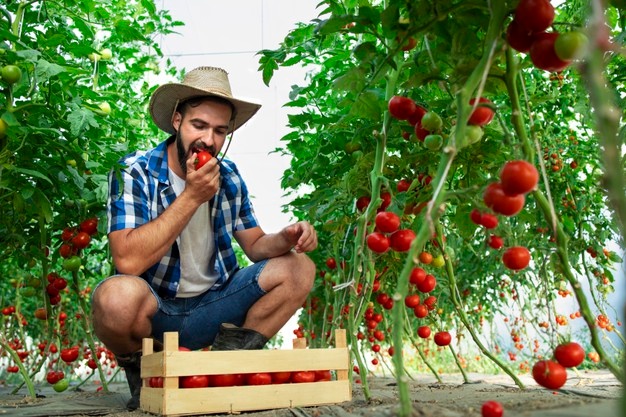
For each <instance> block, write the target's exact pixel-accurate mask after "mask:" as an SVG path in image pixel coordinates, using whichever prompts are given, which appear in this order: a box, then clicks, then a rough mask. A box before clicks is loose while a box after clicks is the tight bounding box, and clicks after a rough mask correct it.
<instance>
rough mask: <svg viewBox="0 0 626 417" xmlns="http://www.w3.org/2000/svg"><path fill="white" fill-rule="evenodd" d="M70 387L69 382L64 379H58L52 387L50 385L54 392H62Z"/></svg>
mask: <svg viewBox="0 0 626 417" xmlns="http://www.w3.org/2000/svg"><path fill="white" fill-rule="evenodd" d="M69 386H70V381H68V380H67V379H66V378H63V379H60V380H58V381H57V382H55V383H54V385H52V388H53V389H54V390H55V391H56V392H63V391H65V390H66V389H67V388H68V387H69Z"/></svg>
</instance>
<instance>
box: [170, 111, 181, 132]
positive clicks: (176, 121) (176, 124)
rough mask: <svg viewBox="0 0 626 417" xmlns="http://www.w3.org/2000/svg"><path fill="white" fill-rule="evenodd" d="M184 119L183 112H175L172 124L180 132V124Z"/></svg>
mask: <svg viewBox="0 0 626 417" xmlns="http://www.w3.org/2000/svg"><path fill="white" fill-rule="evenodd" d="M182 121H183V116H182V114H180V112H177V111H175V112H174V114H173V115H172V126H173V127H174V130H175V131H177V132H178V129H179V128H180V124H181V123H182Z"/></svg>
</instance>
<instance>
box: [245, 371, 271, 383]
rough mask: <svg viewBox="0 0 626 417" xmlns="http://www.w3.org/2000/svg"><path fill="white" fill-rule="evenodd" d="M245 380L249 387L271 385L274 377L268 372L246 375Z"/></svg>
mask: <svg viewBox="0 0 626 417" xmlns="http://www.w3.org/2000/svg"><path fill="white" fill-rule="evenodd" d="M245 380H246V384H248V385H269V384H271V383H272V375H270V374H269V373H267V372H257V373H253V374H246V375H245Z"/></svg>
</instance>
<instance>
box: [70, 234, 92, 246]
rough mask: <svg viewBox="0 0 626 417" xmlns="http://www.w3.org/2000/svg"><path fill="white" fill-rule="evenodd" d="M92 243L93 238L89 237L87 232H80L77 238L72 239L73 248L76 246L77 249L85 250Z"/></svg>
mask: <svg viewBox="0 0 626 417" xmlns="http://www.w3.org/2000/svg"><path fill="white" fill-rule="evenodd" d="M90 242H91V236H89V234H88V233H85V232H78V233H77V234H76V236H74V237H73V238H72V246H74V247H75V248H76V249H85V248H86V247H87V246H89V243H90Z"/></svg>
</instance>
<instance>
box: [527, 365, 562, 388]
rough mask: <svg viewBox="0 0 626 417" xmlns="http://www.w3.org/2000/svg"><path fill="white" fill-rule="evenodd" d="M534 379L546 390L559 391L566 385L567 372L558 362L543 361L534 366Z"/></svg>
mask: <svg viewBox="0 0 626 417" xmlns="http://www.w3.org/2000/svg"><path fill="white" fill-rule="evenodd" d="M533 378H534V379H535V381H536V382H537V384H539V385H541V386H542V387H544V388H548V389H559V388H561V387H562V386H563V385H565V381H566V380H567V370H565V368H564V367H563V366H562V365H560V364H559V363H558V362H554V361H551V360H542V361H539V362H537V363H535V365H534V366H533Z"/></svg>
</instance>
